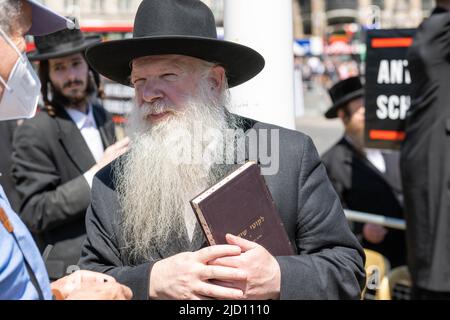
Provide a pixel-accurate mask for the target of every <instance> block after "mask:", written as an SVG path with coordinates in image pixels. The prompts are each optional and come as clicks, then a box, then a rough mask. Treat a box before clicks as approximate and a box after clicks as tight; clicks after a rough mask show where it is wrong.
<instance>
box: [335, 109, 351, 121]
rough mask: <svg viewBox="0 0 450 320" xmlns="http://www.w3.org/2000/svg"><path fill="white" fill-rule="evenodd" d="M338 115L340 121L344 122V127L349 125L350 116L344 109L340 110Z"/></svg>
mask: <svg viewBox="0 0 450 320" xmlns="http://www.w3.org/2000/svg"><path fill="white" fill-rule="evenodd" d="M337 115H338V117H339V119H341V120H342V122H343V123H344V125H345V124H347V122H348V120H349V119H348V115H347V114H346V113H345V111H344V110H343V109H342V108H340V109H338V111H337Z"/></svg>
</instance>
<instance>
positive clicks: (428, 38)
mask: <svg viewBox="0 0 450 320" xmlns="http://www.w3.org/2000/svg"><path fill="white" fill-rule="evenodd" d="M408 60H409V69H410V71H411V76H412V79H413V82H412V89H411V92H412V95H411V98H412V100H411V108H410V111H409V112H408V113H407V117H406V129H405V131H406V138H405V141H404V143H403V146H402V151H401V152H402V162H401V163H402V180H403V186H404V190H405V205H406V219H407V224H408V229H407V243H408V252H409V257H408V264H409V268H410V271H411V274H412V278H413V282H414V283H415V284H416V285H417V286H419V287H421V288H423V289H428V290H433V291H447V292H450V268H449V265H450V246H449V243H450V240H449V239H450V13H449V12H447V11H445V10H443V9H437V10H435V11H434V12H433V14H432V15H431V17H429V18H428V19H426V20H425V21H424V22H423V23H422V24H421V25H420V27H419V28H418V30H417V32H416V35H415V37H414V42H413V45H412V46H411V48H410V50H409V53H408Z"/></svg>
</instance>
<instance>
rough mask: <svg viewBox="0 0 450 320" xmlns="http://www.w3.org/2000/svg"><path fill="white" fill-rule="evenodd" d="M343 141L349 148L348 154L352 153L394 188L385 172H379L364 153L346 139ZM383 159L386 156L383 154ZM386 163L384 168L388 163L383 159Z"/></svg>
mask: <svg viewBox="0 0 450 320" xmlns="http://www.w3.org/2000/svg"><path fill="white" fill-rule="evenodd" d="M343 143H344V144H345V145H347V147H348V148H349V150H350V156H351V154H354V155H355V156H356V157H357V158H358V159H359V160H360V161H361V162H362V163H363V164H364V165H365V166H366V167H367V168H368V169H370V171H372V172H373V173H374V174H376V175H377V176H378V177H379V178H380V179H382V180H383V181H384V182H385V183H386V184H387V185H388V186H389V187H391V189H396V188H395V186H393V185H392V183H391V181H390V179H389V178H388V177H387V176H386V174H384V173H383V172H381V171H380V170H378V168H377V167H375V166H374V165H373V164H372V162H370V161H369V159H367V157H366V156H365V155H363V154H362V153H361V152H360V151H358V150H357V149H356V148H355V147H354V146H353V145H352V144H351V143H350V142H348V140H347V139H345V138H343ZM383 159H385V160H386V157H385V156H384V154H383ZM349 161H351V159H349ZM385 163H386V169H387V167H388V165H389V163H388V162H387V161H385ZM386 172H387V171H386Z"/></svg>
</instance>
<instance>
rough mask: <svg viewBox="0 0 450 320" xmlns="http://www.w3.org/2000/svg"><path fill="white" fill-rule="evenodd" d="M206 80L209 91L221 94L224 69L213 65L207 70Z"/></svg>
mask: <svg viewBox="0 0 450 320" xmlns="http://www.w3.org/2000/svg"><path fill="white" fill-rule="evenodd" d="M208 80H209V82H210V84H211V90H214V91H216V92H217V93H219V92H221V91H222V90H223V86H224V85H225V69H224V68H223V67H222V66H219V65H215V66H214V67H212V68H211V70H209V74H208Z"/></svg>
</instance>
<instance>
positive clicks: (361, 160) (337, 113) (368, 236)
mask: <svg viewBox="0 0 450 320" xmlns="http://www.w3.org/2000/svg"><path fill="white" fill-rule="evenodd" d="M330 96H331V99H332V101H333V105H332V106H331V107H330V108H329V109H328V111H327V112H326V113H325V117H327V118H329V119H332V118H337V117H339V118H340V119H341V120H342V123H343V125H344V128H345V133H344V136H343V137H342V139H341V140H339V141H338V142H337V143H336V144H335V145H334V146H332V147H331V148H330V150H328V151H327V152H326V153H325V154H324V155H323V157H322V159H323V163H324V165H325V167H326V168H327V173H328V176H329V177H330V180H331V182H332V184H333V186H334V188H335V189H336V192H337V193H338V195H339V198H340V199H341V202H342V205H343V206H344V208H346V209H351V210H357V211H362V212H369V213H373V214H379V215H384V216H390V217H395V218H403V196H402V188H401V181H400V163H399V159H400V156H399V153H398V152H395V151H381V150H376V149H366V148H364V127H365V124H364V121H365V117H364V111H365V108H364V90H363V86H362V83H361V80H360V79H359V77H351V78H348V79H345V80H341V81H339V82H338V83H336V84H335V85H334V86H333V87H332V88H331V89H330ZM354 232H355V233H356V235H357V236H358V238H359V240H360V241H361V244H362V245H363V247H364V248H367V249H372V250H375V251H377V252H379V253H381V254H383V255H385V256H386V257H387V259H388V260H389V262H390V263H391V266H392V267H397V266H400V265H404V264H405V262H406V246H405V235H404V232H403V231H400V230H394V229H386V228H384V227H382V226H380V225H377V224H372V223H365V224H361V223H355V225H354Z"/></svg>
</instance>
